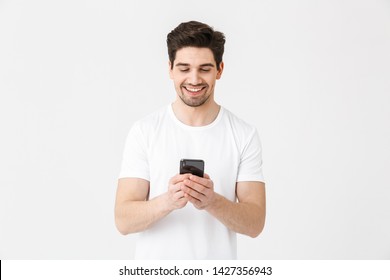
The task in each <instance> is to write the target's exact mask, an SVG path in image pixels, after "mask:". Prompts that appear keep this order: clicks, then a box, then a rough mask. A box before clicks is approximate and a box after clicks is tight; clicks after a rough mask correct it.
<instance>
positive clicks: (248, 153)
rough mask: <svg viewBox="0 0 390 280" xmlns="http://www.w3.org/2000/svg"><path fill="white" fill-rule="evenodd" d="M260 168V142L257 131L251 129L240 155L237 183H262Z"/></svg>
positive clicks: (261, 164) (261, 162) (261, 163)
mask: <svg viewBox="0 0 390 280" xmlns="http://www.w3.org/2000/svg"><path fill="white" fill-rule="evenodd" d="M262 167H263V160H262V148H261V142H260V138H259V135H258V133H257V130H256V129H253V131H252V133H251V134H250V137H249V139H248V141H247V142H246V144H245V146H244V148H243V150H242V153H241V161H240V165H239V168H238V175H237V182H242V181H260V182H264V177H263V168H262Z"/></svg>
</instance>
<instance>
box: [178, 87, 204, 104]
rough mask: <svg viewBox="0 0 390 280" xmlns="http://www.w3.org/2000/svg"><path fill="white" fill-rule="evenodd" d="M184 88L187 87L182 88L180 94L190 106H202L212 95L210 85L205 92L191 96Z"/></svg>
mask: <svg viewBox="0 0 390 280" xmlns="http://www.w3.org/2000/svg"><path fill="white" fill-rule="evenodd" d="M184 90H186V89H182V88H180V90H179V91H178V93H179V94H178V95H179V97H180V99H181V100H182V101H183V103H184V104H186V105H187V106H190V107H199V106H202V105H203V104H204V103H206V101H207V100H208V99H209V98H210V96H211V93H210V89H209V88H208V87H206V89H205V92H204V93H203V94H202V95H199V96H189V95H187V94H185V93H184V92H183V91H184Z"/></svg>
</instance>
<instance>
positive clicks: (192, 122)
mask: <svg viewBox="0 0 390 280" xmlns="http://www.w3.org/2000/svg"><path fill="white" fill-rule="evenodd" d="M220 107H221V106H220V105H218V104H217V103H216V102H215V101H214V100H210V101H209V102H206V103H204V104H203V105H201V106H198V107H191V106H188V105H186V104H184V103H183V101H182V100H181V99H180V98H179V97H177V98H176V100H175V102H173V103H172V109H173V112H174V113H175V116H176V118H177V119H178V120H179V121H181V122H182V123H184V124H186V125H189V126H205V125H208V124H210V123H212V122H213V121H214V120H215V119H216V118H217V116H218V113H219V110H220Z"/></svg>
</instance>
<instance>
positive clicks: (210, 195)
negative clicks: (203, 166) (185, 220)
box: [182, 174, 216, 209]
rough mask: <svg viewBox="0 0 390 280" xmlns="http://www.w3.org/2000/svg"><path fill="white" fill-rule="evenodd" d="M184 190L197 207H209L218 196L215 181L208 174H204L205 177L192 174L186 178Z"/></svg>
mask: <svg viewBox="0 0 390 280" xmlns="http://www.w3.org/2000/svg"><path fill="white" fill-rule="evenodd" d="M182 191H183V192H184V196H185V197H187V198H188V201H189V202H191V203H192V204H193V205H194V206H195V207H196V208H197V209H205V208H207V207H209V206H210V205H212V204H213V202H214V200H215V198H216V194H215V192H214V183H213V181H212V180H211V179H210V176H209V175H208V174H204V177H203V178H202V177H198V176H195V175H191V176H190V177H189V179H186V180H184V186H182Z"/></svg>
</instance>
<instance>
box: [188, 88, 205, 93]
mask: <svg viewBox="0 0 390 280" xmlns="http://www.w3.org/2000/svg"><path fill="white" fill-rule="evenodd" d="M186 89H187V90H188V91H191V92H198V91H200V90H201V89H202V88H187V87H186Z"/></svg>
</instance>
